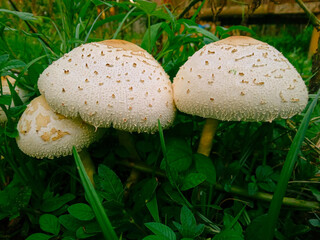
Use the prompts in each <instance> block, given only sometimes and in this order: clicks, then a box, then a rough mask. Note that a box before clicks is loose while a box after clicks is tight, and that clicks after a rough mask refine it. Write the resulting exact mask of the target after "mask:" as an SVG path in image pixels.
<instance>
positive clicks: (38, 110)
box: [16, 96, 103, 158]
mask: <svg viewBox="0 0 320 240" xmlns="http://www.w3.org/2000/svg"><path fill="white" fill-rule="evenodd" d="M18 131H19V136H18V137H17V138H16V141H17V144H18V147H19V148H20V149H21V151H23V152H24V153H25V154H27V155H29V156H32V157H36V158H45V157H46V158H54V157H60V156H67V155H71V154H72V146H75V147H76V148H77V150H78V151H80V150H81V149H83V148H86V147H88V146H89V145H90V144H91V143H92V142H94V141H95V140H97V139H98V138H99V137H101V136H102V134H103V130H101V129H98V130H97V131H96V130H95V128H94V127H93V126H90V125H88V124H85V123H84V122H83V121H81V120H80V119H68V118H66V117H64V116H62V115H60V114H57V113H55V112H53V111H52V110H51V108H50V107H49V105H48V103H47V102H46V100H45V98H44V97H43V96H39V97H37V98H35V99H33V100H32V101H31V102H30V104H29V105H28V107H27V109H26V110H25V112H24V113H23V114H22V116H21V118H20V120H19V122H18Z"/></svg>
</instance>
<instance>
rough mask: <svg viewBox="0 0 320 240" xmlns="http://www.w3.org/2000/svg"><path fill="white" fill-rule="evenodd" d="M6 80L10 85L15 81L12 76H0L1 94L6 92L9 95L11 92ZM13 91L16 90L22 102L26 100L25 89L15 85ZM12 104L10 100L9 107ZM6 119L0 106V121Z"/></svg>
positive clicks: (2, 121)
mask: <svg viewBox="0 0 320 240" xmlns="http://www.w3.org/2000/svg"><path fill="white" fill-rule="evenodd" d="M7 80H8V81H9V82H10V83H11V84H12V85H14V83H15V81H16V80H15V79H14V78H12V77H10V76H1V86H2V94H3V95H6V94H8V95H10V94H11V92H10V88H9V86H8V82H7ZM15 91H16V92H17V94H18V95H19V97H20V98H21V100H22V102H25V101H26V100H27V97H26V95H27V91H26V90H24V89H22V88H20V87H18V86H16V87H15ZM13 106H14V104H13V102H12V104H11V107H13ZM6 121H7V116H6V114H5V113H4V111H3V110H2V109H1V108H0V123H4V122H6Z"/></svg>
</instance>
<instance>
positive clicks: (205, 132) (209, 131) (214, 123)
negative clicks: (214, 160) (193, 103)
mask: <svg viewBox="0 0 320 240" xmlns="http://www.w3.org/2000/svg"><path fill="white" fill-rule="evenodd" d="M218 124H219V121H218V120H217V119H214V118H207V119H206V123H205V124H204V126H203V129H202V133H201V137H200V142H199V146H198V151H197V152H198V153H201V154H203V155H205V156H207V157H208V156H209V155H210V152H211V148H212V141H213V138H214V135H215V133H216V130H217V127H218Z"/></svg>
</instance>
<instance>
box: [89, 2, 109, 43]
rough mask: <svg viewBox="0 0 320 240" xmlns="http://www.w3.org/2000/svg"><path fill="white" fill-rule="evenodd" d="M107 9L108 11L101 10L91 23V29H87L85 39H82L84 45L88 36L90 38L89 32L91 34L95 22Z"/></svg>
mask: <svg viewBox="0 0 320 240" xmlns="http://www.w3.org/2000/svg"><path fill="white" fill-rule="evenodd" d="M108 9H109V7H108V8H105V9H103V10H102V11H101V13H100V14H99V15H98V16H97V17H96V18H95V20H94V21H93V23H92V25H91V27H90V29H89V32H88V33H87V35H86V37H85V39H84V43H86V42H87V41H88V38H89V36H90V34H91V32H92V29H93V27H94V25H95V24H96V22H97V21H98V19H99V18H100V16H101V15H102V14H103V13H104V12H105V11H107V10H108Z"/></svg>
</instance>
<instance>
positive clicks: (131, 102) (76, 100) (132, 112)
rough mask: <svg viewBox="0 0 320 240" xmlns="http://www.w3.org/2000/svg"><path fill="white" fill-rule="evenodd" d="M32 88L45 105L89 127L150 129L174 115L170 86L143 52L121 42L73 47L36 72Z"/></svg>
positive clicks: (152, 130)
mask: <svg viewBox="0 0 320 240" xmlns="http://www.w3.org/2000/svg"><path fill="white" fill-rule="evenodd" d="M38 86H39V90H40V92H41V94H43V95H44V96H45V98H46V100H47V101H48V103H49V105H50V106H51V107H52V108H53V109H54V110H55V111H56V112H58V113H61V114H63V115H65V116H67V117H72V118H73V117H78V116H80V117H81V118H82V119H83V120H84V121H85V122H87V123H89V124H91V125H93V126H95V127H111V126H113V127H114V128H116V129H121V130H125V131H129V132H132V131H137V132H154V131H157V129H158V119H160V121H161V124H162V126H163V127H167V126H169V125H171V123H172V122H173V119H174V117H175V106H174V102H173V94H172V84H171V82H170V79H169V77H168V75H167V74H166V73H165V71H164V70H163V68H162V67H161V65H160V64H159V63H158V62H157V61H156V60H155V59H154V58H153V57H152V56H151V55H150V54H149V53H148V52H146V51H145V50H143V49H142V48H140V47H138V46H137V45H135V44H133V43H129V42H127V41H123V40H106V41H102V42H96V43H88V44H84V45H82V46H79V47H77V48H75V49H73V50H72V51H71V52H69V53H68V54H66V55H64V56H63V57H62V58H60V59H58V60H57V61H55V62H54V63H53V64H52V65H50V66H49V67H48V68H47V69H45V70H44V72H43V73H42V74H41V76H40V78H39V81H38Z"/></svg>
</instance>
